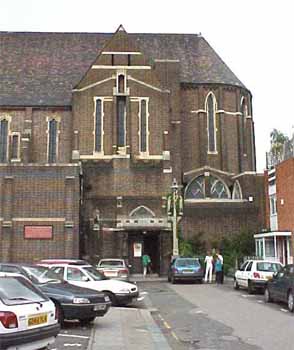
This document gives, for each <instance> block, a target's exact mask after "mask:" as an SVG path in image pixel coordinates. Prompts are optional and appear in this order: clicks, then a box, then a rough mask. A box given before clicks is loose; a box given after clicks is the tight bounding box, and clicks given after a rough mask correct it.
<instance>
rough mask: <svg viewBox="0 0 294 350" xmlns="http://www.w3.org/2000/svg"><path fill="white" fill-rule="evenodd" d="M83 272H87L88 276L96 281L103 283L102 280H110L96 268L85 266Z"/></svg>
mask: <svg viewBox="0 0 294 350" xmlns="http://www.w3.org/2000/svg"><path fill="white" fill-rule="evenodd" d="M83 270H84V271H86V272H87V274H88V275H89V276H90V277H91V278H93V280H94V281H101V280H106V279H108V278H107V277H105V276H104V275H103V274H102V273H101V272H99V271H97V270H96V269H95V268H94V267H92V266H84V267H83Z"/></svg>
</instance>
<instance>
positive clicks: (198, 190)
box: [185, 175, 205, 199]
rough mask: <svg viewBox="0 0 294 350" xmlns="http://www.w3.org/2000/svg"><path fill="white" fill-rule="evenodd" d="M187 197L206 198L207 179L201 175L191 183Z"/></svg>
mask: <svg viewBox="0 0 294 350" xmlns="http://www.w3.org/2000/svg"><path fill="white" fill-rule="evenodd" d="M185 198H186V199H203V198H205V179H204V176H203V175H201V176H199V177H197V178H196V179H195V180H194V181H193V182H191V183H190V185H189V187H188V188H187V190H186V195H185Z"/></svg>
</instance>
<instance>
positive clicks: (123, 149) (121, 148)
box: [116, 100, 127, 155]
mask: <svg viewBox="0 0 294 350" xmlns="http://www.w3.org/2000/svg"><path fill="white" fill-rule="evenodd" d="M126 102H127V100H126ZM116 118H117V115H116ZM117 128H118V125H117ZM117 141H118V140H117ZM117 149H118V152H119V154H124V155H125V154H126V153H127V103H126V104H125V108H124V146H118V147H117Z"/></svg>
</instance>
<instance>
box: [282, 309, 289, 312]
mask: <svg viewBox="0 0 294 350" xmlns="http://www.w3.org/2000/svg"><path fill="white" fill-rule="evenodd" d="M280 310H281V311H283V312H289V311H288V310H286V309H280Z"/></svg>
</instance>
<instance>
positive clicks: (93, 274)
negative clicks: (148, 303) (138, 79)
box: [43, 264, 139, 305]
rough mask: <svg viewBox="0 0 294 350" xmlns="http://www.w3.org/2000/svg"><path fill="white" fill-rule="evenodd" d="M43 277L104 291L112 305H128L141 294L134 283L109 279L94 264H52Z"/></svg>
mask: <svg viewBox="0 0 294 350" xmlns="http://www.w3.org/2000/svg"><path fill="white" fill-rule="evenodd" d="M43 277H47V278H52V279H59V280H63V281H67V282H68V283H70V284H73V285H75V286H79V287H84V288H90V289H94V290H97V291H100V292H104V294H106V295H108V296H109V298H110V300H111V303H112V305H117V304H120V305H126V304H129V303H131V302H132V301H133V300H134V299H136V298H137V297H138V296H139V291H138V287H137V286H136V285H135V284H134V283H129V282H125V281H118V280H114V279H109V278H107V277H105V276H104V275H103V274H102V273H101V272H99V271H97V270H96V268H95V267H93V266H92V265H79V264H78V265H75V264H57V265H51V267H50V269H49V271H48V272H46V273H45V274H44V275H43Z"/></svg>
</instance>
